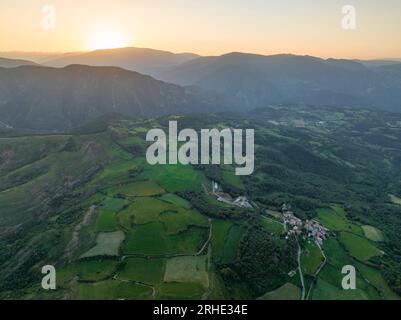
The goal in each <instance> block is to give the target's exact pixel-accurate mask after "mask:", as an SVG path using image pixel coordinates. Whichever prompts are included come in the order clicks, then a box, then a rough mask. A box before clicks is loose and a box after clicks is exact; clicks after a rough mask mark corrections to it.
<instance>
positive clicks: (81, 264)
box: [57, 259, 118, 284]
mask: <svg viewBox="0 0 401 320" xmlns="http://www.w3.org/2000/svg"><path fill="white" fill-rule="evenodd" d="M117 264H118V261H117V260H111V259H95V260H84V261H78V262H75V263H73V264H69V265H67V266H66V267H65V268H63V269H61V270H60V271H59V272H58V274H57V280H58V284H62V283H65V282H66V281H67V280H69V281H70V280H72V278H74V276H78V278H79V280H82V281H100V280H104V279H106V278H107V277H110V276H111V274H112V273H113V272H114V270H115V269H116V267H117Z"/></svg>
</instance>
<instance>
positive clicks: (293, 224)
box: [281, 204, 329, 246]
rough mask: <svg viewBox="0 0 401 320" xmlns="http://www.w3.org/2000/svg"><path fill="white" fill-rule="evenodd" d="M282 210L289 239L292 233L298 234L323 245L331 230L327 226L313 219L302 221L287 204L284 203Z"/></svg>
mask: <svg viewBox="0 0 401 320" xmlns="http://www.w3.org/2000/svg"><path fill="white" fill-rule="evenodd" d="M281 211H282V214H283V223H284V227H285V230H286V232H287V235H286V239H289V237H290V236H292V235H296V236H300V237H303V238H304V239H311V240H313V241H314V242H315V243H316V244H317V245H319V246H322V245H323V243H324V241H325V240H326V238H327V236H328V232H329V230H328V229H327V228H325V227H324V226H322V225H321V224H320V223H319V222H318V221H316V220H313V219H312V220H308V219H307V220H305V221H302V220H301V219H299V218H298V217H296V216H295V215H294V213H293V212H292V211H291V207H290V206H288V205H286V204H283V206H282V208H281Z"/></svg>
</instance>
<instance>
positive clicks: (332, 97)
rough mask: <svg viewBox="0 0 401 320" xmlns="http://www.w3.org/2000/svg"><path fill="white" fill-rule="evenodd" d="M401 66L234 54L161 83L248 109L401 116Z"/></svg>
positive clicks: (192, 65) (184, 68)
mask: <svg viewBox="0 0 401 320" xmlns="http://www.w3.org/2000/svg"><path fill="white" fill-rule="evenodd" d="M400 65H401V64H393V65H386V66H381V67H376V68H371V67H367V66H366V65H363V64H361V63H359V62H356V61H352V60H344V59H327V60H324V59H321V58H317V57H312V56H296V55H291V54H281V55H273V56H263V55H257V54H246V53H238V52H233V53H229V54H226V55H222V56H218V57H200V58H196V59H193V60H191V61H188V62H186V63H183V64H181V65H180V66H178V67H175V68H173V69H171V70H169V71H168V72H166V73H164V74H162V75H161V76H160V77H159V78H160V79H161V80H164V81H168V82H172V83H176V84H179V85H194V86H199V87H201V88H204V89H209V90H215V91H217V92H220V93H221V94H224V95H226V96H227V97H230V98H231V99H232V104H239V105H241V106H242V108H243V109H246V110H249V109H252V108H257V107H261V106H266V105H269V104H277V103H295V104H314V105H333V106H349V107H364V108H372V109H379V110H388V111H397V112H401V103H400V101H401V86H400V85H399V81H395V80H397V79H394V77H395V76H396V74H397V72H395V73H394V71H393V70H397V69H398V68H399V66H400ZM389 75H391V76H389Z"/></svg>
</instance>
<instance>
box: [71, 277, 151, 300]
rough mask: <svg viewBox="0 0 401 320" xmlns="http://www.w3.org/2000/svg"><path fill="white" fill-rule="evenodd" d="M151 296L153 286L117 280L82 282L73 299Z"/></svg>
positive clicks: (118, 298) (140, 297)
mask: <svg viewBox="0 0 401 320" xmlns="http://www.w3.org/2000/svg"><path fill="white" fill-rule="evenodd" d="M151 297H152V289H151V288H149V287H146V286H142V285H136V284H133V283H130V282H120V281H117V280H107V281H102V282H96V283H80V284H78V286H77V288H76V289H75V290H74V292H73V299H77V300H121V299H123V300H137V299H150V298H151Z"/></svg>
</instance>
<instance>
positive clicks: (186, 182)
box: [139, 164, 208, 193]
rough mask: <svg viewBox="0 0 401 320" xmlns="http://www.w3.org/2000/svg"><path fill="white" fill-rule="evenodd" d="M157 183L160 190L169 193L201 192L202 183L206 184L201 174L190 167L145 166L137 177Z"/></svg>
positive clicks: (179, 165)
mask: <svg viewBox="0 0 401 320" xmlns="http://www.w3.org/2000/svg"><path fill="white" fill-rule="evenodd" d="M139 178H143V179H151V180H154V181H157V182H158V183H159V184H160V186H161V187H162V188H164V189H165V190H167V191H168V192H170V193H174V192H177V191H184V190H186V191H187V190H202V183H205V184H206V185H207V184H208V183H207V179H206V178H205V177H204V175H203V173H202V172H200V171H198V170H195V169H194V167H193V166H191V165H182V164H177V165H162V166H147V167H146V170H145V172H144V173H143V174H142V175H141V176H140V177H139Z"/></svg>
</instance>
